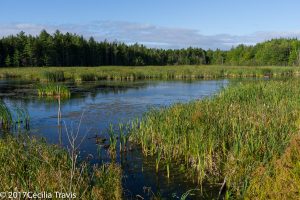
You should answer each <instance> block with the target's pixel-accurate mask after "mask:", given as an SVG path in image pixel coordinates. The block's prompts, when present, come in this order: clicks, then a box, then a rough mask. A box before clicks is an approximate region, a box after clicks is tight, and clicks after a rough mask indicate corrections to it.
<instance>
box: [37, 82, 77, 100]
mask: <svg viewBox="0 0 300 200" xmlns="http://www.w3.org/2000/svg"><path fill="white" fill-rule="evenodd" d="M37 90H38V95H39V96H48V97H60V98H68V97H70V95H71V92H70V89H69V88H68V87H66V86H64V85H57V84H52V83H50V84H42V85H38V88H37Z"/></svg>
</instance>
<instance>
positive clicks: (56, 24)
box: [0, 0, 300, 49]
mask: <svg viewBox="0 0 300 200" xmlns="http://www.w3.org/2000/svg"><path fill="white" fill-rule="evenodd" d="M299 9H300V1H299V0H205V1H204V0H48V1H46V0H26V1H25V0H24V1H22V0H0V36H1V37H2V36H7V35H10V34H17V33H18V32H20V31H24V32H25V33H27V34H32V35H36V34H38V33H39V32H40V31H41V30H42V29H46V30H47V31H48V32H50V33H53V32H54V31H55V30H56V29H59V30H61V31H62V32H72V33H77V34H80V35H83V36H84V37H86V38H88V37H91V36H93V37H94V38H95V39H96V40H98V41H101V40H104V39H107V40H109V41H120V42H125V43H127V44H133V43H136V42H137V43H140V44H145V45H146V46H149V47H155V48H175V49H177V48H186V47H189V46H192V47H200V48H204V49H216V48H220V49H230V48H231V47H233V46H236V45H238V44H241V43H243V44H247V45H253V44H256V43H257V42H262V41H265V40H269V39H271V38H280V37H287V38H294V37H300V12H299Z"/></svg>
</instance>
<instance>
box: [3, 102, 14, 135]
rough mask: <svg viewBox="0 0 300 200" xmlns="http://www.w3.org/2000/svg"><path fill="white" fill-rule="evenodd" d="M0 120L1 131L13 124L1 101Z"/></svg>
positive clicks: (10, 115)
mask: <svg viewBox="0 0 300 200" xmlns="http://www.w3.org/2000/svg"><path fill="white" fill-rule="evenodd" d="M0 120H1V128H2V129H9V128H10V127H11V125H12V123H13V118H12V114H11V112H10V110H9V109H8V107H7V106H6V104H5V102H4V101H3V100H0Z"/></svg>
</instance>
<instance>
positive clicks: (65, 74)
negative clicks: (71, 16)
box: [0, 65, 300, 82]
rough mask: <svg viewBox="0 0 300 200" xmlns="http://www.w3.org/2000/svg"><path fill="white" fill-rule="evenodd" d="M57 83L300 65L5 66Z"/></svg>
mask: <svg viewBox="0 0 300 200" xmlns="http://www.w3.org/2000/svg"><path fill="white" fill-rule="evenodd" d="M6 74H9V77H20V78H22V79H30V80H39V81H43V80H46V81H49V82H57V81H64V80H76V81H93V80H120V81H124V80H129V81H131V80H142V79H144V80H147V79H166V80H167V79H176V80H184V79H188V80H190V79H215V78H237V77H264V76H272V77H291V76H299V74H300V68H299V67H286V66H284V67H277V66H274V67H266V66H259V67H246V66H214V65H210V66H203V65H202V66H194V65H193V66H185V65H181V66H143V67H127V66H101V67H47V68H35V67H22V68H1V69H0V77H5V76H6Z"/></svg>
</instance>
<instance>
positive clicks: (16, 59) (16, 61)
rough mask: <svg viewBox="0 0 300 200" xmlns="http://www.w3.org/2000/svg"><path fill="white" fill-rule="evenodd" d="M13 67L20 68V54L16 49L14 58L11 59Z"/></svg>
mask: <svg viewBox="0 0 300 200" xmlns="http://www.w3.org/2000/svg"><path fill="white" fill-rule="evenodd" d="M13 66H15V67H19V66H20V54H19V51H18V49H16V50H15V53H14V57H13Z"/></svg>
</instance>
